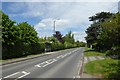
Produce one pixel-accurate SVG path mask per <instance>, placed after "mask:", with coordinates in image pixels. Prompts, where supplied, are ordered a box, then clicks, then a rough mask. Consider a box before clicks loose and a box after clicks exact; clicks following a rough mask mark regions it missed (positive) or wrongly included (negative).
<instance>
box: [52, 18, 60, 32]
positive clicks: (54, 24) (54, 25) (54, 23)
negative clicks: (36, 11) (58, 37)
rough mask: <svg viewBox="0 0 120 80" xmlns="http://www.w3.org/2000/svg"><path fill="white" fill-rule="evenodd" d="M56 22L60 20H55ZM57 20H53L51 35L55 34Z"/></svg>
mask: <svg viewBox="0 0 120 80" xmlns="http://www.w3.org/2000/svg"><path fill="white" fill-rule="evenodd" d="M57 20H60V19H57ZM57 20H54V21H53V33H55V27H56V21H57Z"/></svg>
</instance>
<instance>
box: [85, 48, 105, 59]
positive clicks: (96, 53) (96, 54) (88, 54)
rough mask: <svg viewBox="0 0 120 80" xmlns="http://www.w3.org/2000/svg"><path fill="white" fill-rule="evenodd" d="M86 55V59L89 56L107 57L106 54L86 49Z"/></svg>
mask: <svg viewBox="0 0 120 80" xmlns="http://www.w3.org/2000/svg"><path fill="white" fill-rule="evenodd" d="M84 55H85V56H86V57H89V56H105V54H104V53H101V52H98V51H95V50H94V49H92V48H85V51H84Z"/></svg>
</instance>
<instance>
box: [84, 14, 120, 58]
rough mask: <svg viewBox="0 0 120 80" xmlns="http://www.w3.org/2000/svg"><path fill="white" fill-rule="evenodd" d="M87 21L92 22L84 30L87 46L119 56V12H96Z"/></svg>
mask: <svg viewBox="0 0 120 80" xmlns="http://www.w3.org/2000/svg"><path fill="white" fill-rule="evenodd" d="M89 21H92V22H93V23H92V24H91V25H90V26H89V27H88V28H87V30H86V34H87V36H86V42H87V46H88V47H91V48H92V49H94V50H96V51H99V52H105V53H106V55H108V56H109V55H114V56H118V57H120V44H119V42H120V13H119V12H118V13H110V12H101V13H97V14H95V15H93V16H91V17H89Z"/></svg>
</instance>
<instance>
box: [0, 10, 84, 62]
mask: <svg viewBox="0 0 120 80" xmlns="http://www.w3.org/2000/svg"><path fill="white" fill-rule="evenodd" d="M0 15H1V16H2V20H1V21H0V29H1V30H2V32H1V33H2V37H0V40H1V42H2V59H3V60H6V59H11V58H19V57H25V56H28V55H33V54H41V53H44V52H45V49H46V48H47V49H49V51H57V50H63V49H69V48H75V47H84V46H85V45H86V44H85V43H84V42H79V41H75V39H74V34H72V32H71V31H69V32H68V33H67V34H66V35H64V36H62V35H61V34H60V33H59V34H58V35H55V36H56V37H55V36H51V37H38V35H37V32H36V30H35V29H34V26H31V25H30V24H28V23H27V22H21V23H17V22H16V21H13V20H11V19H10V18H9V16H8V15H7V14H5V13H4V12H2V11H0ZM0 36H1V35H0ZM61 39H62V42H63V40H64V43H61ZM46 45H47V46H46ZM46 51H47V50H46Z"/></svg>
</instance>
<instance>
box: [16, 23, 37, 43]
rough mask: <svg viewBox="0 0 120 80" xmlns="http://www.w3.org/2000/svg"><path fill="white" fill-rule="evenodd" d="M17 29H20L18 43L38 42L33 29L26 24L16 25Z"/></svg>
mask: <svg viewBox="0 0 120 80" xmlns="http://www.w3.org/2000/svg"><path fill="white" fill-rule="evenodd" d="M17 27H18V28H19V29H20V31H19V32H20V41H21V42H23V43H28V44H31V43H37V42H38V36H37V32H36V31H35V29H34V28H33V27H32V26H31V25H29V24H28V23H27V22H22V23H19V24H18V25H17Z"/></svg>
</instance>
